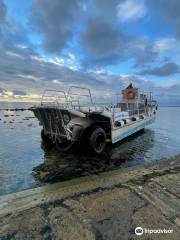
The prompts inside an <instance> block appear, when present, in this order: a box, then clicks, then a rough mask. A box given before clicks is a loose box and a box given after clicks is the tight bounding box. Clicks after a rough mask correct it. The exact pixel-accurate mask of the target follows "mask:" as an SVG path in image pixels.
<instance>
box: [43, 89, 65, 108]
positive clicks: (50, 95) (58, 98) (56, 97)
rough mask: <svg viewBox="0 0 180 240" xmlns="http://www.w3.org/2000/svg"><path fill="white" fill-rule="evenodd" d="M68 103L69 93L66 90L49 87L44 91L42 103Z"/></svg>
mask: <svg viewBox="0 0 180 240" xmlns="http://www.w3.org/2000/svg"><path fill="white" fill-rule="evenodd" d="M54 103H55V104H58V105H59V104H62V105H63V104H67V95H66V93H65V92H64V91H60V90H51V89H47V90H45V91H44V92H43V95H42V98H41V103H40V105H45V104H54Z"/></svg>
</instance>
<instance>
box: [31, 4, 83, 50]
mask: <svg viewBox="0 0 180 240" xmlns="http://www.w3.org/2000/svg"><path fill="white" fill-rule="evenodd" d="M79 2H80V1H78V0H73V1H67V0H61V1H59V0H53V1H51V0H38V1H37V0H34V1H33V5H32V14H31V24H32V25H33V26H34V28H35V29H36V30H37V31H38V32H39V33H41V34H42V37H43V46H44V48H45V49H46V50H47V51H48V52H51V53H57V52H59V53H60V52H61V51H62V49H64V48H66V47H68V43H69V41H70V40H72V38H73V36H74V27H75V22H77V20H78V19H79V15H80V11H82V7H81V6H82V5H80V4H79Z"/></svg>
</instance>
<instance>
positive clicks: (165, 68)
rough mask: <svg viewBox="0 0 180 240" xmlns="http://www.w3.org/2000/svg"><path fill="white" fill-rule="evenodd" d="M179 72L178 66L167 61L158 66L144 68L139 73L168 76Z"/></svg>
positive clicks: (179, 67)
mask: <svg viewBox="0 0 180 240" xmlns="http://www.w3.org/2000/svg"><path fill="white" fill-rule="evenodd" d="M177 73H180V66H179V65H177V64H176V63H173V62H168V63H165V64H163V65H162V66H159V67H154V68H146V69H144V70H142V71H141V72H140V73H139V74H141V75H155V76H159V77H164V76H170V75H173V74H177Z"/></svg>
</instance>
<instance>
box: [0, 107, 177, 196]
mask: <svg viewBox="0 0 180 240" xmlns="http://www.w3.org/2000/svg"><path fill="white" fill-rule="evenodd" d="M13 107H15V106H13ZM18 107H19V106H18ZM20 107H22V105H21V106H20ZM0 108H3V107H1V106H0ZM179 122H180V108H178V107H171V108H160V109H159V112H158V115H157V119H156V121H155V123H153V124H152V125H150V126H149V127H148V128H147V129H146V130H145V132H143V133H141V134H139V135H137V136H136V137H133V138H131V139H128V141H127V140H126V141H124V142H122V143H118V144H116V145H114V146H113V147H112V146H110V145H109V146H108V147H107V149H106V152H105V153H104V154H103V155H102V156H101V157H97V156H92V155H90V154H89V153H87V152H81V151H76V150H75V149H74V150H73V151H71V152H70V153H68V154H67V153H66V154H65V153H60V152H58V151H57V150H56V149H53V148H52V149H47V148H45V147H44V146H43V145H42V143H41V137H40V132H41V126H39V124H38V121H37V120H36V119H35V118H34V116H33V113H32V112H30V111H27V110H26V111H14V110H11V111H8V110H0V195H2V194H6V193H10V192H15V191H19V190H22V189H27V188H31V187H36V186H38V185H42V184H44V183H45V182H49V181H50V182H52V181H56V180H60V181H62V180H65V179H70V178H74V177H78V176H86V175H91V174H98V173H99V172H103V171H109V170H112V169H116V168H123V167H127V166H132V165H136V164H143V163H145V162H151V161H154V160H159V159H162V158H166V157H167V158H168V157H172V156H174V155H177V154H179V153H180V144H179V143H180V128H179Z"/></svg>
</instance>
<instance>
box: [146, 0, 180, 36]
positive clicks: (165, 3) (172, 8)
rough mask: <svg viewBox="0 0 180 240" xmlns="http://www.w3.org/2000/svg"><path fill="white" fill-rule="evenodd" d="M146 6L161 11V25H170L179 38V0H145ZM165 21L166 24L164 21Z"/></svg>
mask: <svg viewBox="0 0 180 240" xmlns="http://www.w3.org/2000/svg"><path fill="white" fill-rule="evenodd" d="M146 4H147V6H149V7H150V8H153V10H154V11H158V12H159V13H161V19H160V22H161V25H162V27H164V26H165V27H166V24H168V26H169V25H170V26H171V30H172V29H173V30H174V31H175V33H176V36H177V38H178V39H180V14H179V13H180V1H179V0H171V1H170V0H158V1H156V0H151V1H149V0H146ZM164 20H165V21H166V24H165V22H164Z"/></svg>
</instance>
